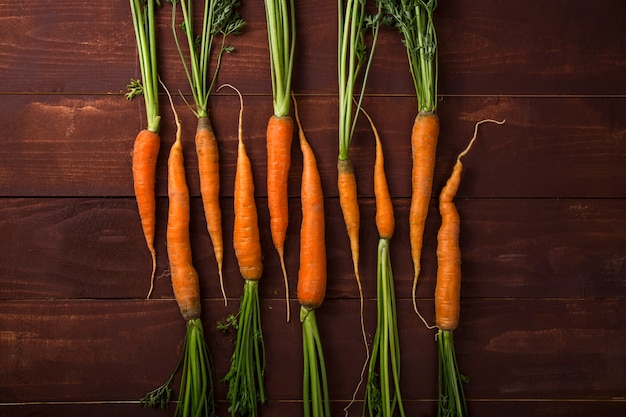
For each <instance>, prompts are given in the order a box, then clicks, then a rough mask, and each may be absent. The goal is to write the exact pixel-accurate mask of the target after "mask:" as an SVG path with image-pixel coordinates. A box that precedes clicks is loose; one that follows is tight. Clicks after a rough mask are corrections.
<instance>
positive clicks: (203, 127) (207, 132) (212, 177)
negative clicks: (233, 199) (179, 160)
mask: <svg viewBox="0 0 626 417" xmlns="http://www.w3.org/2000/svg"><path fill="white" fill-rule="evenodd" d="M195 144H196V153H197V154H198V176H199V178H200V194H201V195H202V204H203V207H204V215H205V218H206V224H207V230H208V232H209V236H210V237H211V243H212V244H213V252H214V255H215V261H216V262H217V269H218V273H219V278H220V287H221V288H222V294H223V295H224V299H226V295H225V294H224V285H223V278H222V265H223V262H224V240H223V237H222V210H221V208H220V201H219V196H220V169H219V151H218V147H217V140H216V138H215V133H214V132H213V128H212V126H211V121H210V119H209V118H208V117H200V118H198V125H197V128H196V137H195Z"/></svg>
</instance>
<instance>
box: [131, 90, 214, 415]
mask: <svg viewBox="0 0 626 417" xmlns="http://www.w3.org/2000/svg"><path fill="white" fill-rule="evenodd" d="M164 87H165V86H164ZM165 90H166V92H167V94H168V97H169V99H170V105H171V107H172V111H173V112H174V117H175V119H176V127H177V129H176V140H175V141H174V144H173V145H172V147H171V148H170V153H169V157H168V163H167V166H168V172H167V194H168V199H169V208H168V216H167V237H166V238H167V255H168V259H169V262H170V271H171V280H172V289H173V291H174V298H175V299H176V302H177V304H178V307H179V309H180V313H181V315H182V316H183V318H184V319H185V321H186V322H187V332H186V335H185V344H184V345H183V351H182V353H181V357H180V359H179V362H178V364H177V365H176V368H175V369H174V372H173V373H172V374H171V376H170V378H169V379H168V380H167V381H166V383H165V384H163V385H162V386H161V387H159V388H157V389H156V390H154V391H151V392H149V393H148V394H146V395H145V396H144V398H142V399H141V402H142V403H144V404H145V405H152V406H159V407H161V408H164V407H166V406H167V403H168V402H169V398H170V395H171V388H170V385H171V383H172V381H173V379H174V375H175V374H176V373H177V372H178V369H179V368H180V367H181V366H182V375H181V382H180V391H179V395H178V397H179V398H178V401H177V405H176V412H175V414H176V415H177V416H183V417H190V416H197V415H201V413H206V414H212V413H214V412H215V404H214V397H213V372H212V369H211V364H210V360H209V352H208V347H207V344H206V341H205V339H204V330H203V327H202V321H201V318H200V316H201V311H202V310H201V303H200V283H199V277H198V273H197V272H196V269H195V268H194V266H193V259H192V253H191V242H190V236H189V220H190V207H189V206H190V205H189V188H188V187H187V180H186V175H185V165H184V158H183V146H182V141H181V124H180V121H179V119H178V114H177V113H176V110H175V109H174V104H173V103H172V98H171V96H170V95H169V91H167V88H166V89H165Z"/></svg>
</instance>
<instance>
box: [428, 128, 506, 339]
mask: <svg viewBox="0 0 626 417" xmlns="http://www.w3.org/2000/svg"><path fill="white" fill-rule="evenodd" d="M485 122H493V123H498V124H502V123H504V121H502V122H498V121H495V120H491V119H486V120H482V121H480V122H478V123H476V126H475V129H474V136H473V137H472V139H471V140H470V142H469V144H468V145H467V147H466V148H465V150H463V151H462V152H461V153H460V154H459V155H458V156H457V159H456V163H455V165H454V168H453V169H452V174H451V175H450V178H448V181H447V182H446V185H445V186H444V187H443V189H442V190H441V194H440V195H439V212H440V214H441V227H440V228H439V232H438V233H437V285H436V288H435V321H436V324H437V327H439V328H440V329H441V330H447V331H453V330H454V329H456V327H457V325H458V323H459V301H460V296H461V249H460V247H459V230H460V223H461V220H460V217H459V212H458V211H457V209H456V206H455V204H454V201H453V200H454V197H455V196H456V193H457V191H458V189H459V184H460V183H461V173H462V171H463V164H462V163H461V158H462V157H463V156H465V155H466V154H467V153H468V152H469V150H470V149H471V147H472V145H473V144H474V141H475V140H476V136H477V133H478V126H479V125H480V124H482V123H485Z"/></svg>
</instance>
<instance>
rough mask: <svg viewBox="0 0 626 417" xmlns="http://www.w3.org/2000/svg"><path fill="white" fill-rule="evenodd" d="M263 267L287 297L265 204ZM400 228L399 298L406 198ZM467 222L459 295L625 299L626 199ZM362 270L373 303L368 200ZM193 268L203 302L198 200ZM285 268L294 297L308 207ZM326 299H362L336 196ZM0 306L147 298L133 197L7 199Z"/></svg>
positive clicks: (330, 213)
mask: <svg viewBox="0 0 626 417" xmlns="http://www.w3.org/2000/svg"><path fill="white" fill-rule="evenodd" d="M257 204H258V210H259V224H260V225H261V230H262V233H261V243H262V248H263V253H264V255H265V259H264V268H265V269H264V278H263V285H262V286H261V292H262V295H263V296H264V297H267V298H282V297H283V296H284V290H283V283H282V273H281V269H280V265H279V262H278V256H277V255H276V253H275V250H274V248H273V245H272V242H271V238H270V236H269V232H268V230H269V229H268V228H267V226H263V225H267V224H268V223H269V217H268V212H267V205H266V200H265V199H258V200H257ZM394 204H395V212H396V219H397V231H396V234H395V236H394V237H393V240H392V242H391V244H392V246H391V248H392V249H391V255H392V262H393V267H394V272H395V279H396V288H397V293H398V297H400V298H409V297H410V293H411V284H412V271H413V266H412V262H411V260H410V256H409V241H408V230H407V229H408V228H407V226H406V225H407V224H408V208H409V200H407V199H396V200H394ZM457 206H458V209H459V212H460V214H461V217H462V219H463V220H462V227H461V249H462V256H463V291H462V294H463V297H468V298H474V297H533V298H535V297H537V298H543V297H573V298H578V297H591V298H595V297H610V298H623V297H625V296H626V282H625V281H624V279H623V277H624V276H626V262H625V259H626V258H625V257H624V248H625V247H626V226H625V225H624V222H622V221H620V220H619V219H620V218H621V215H622V213H624V211H625V210H626V201H624V200H571V201H570V200H559V199H556V200H544V199H538V200H516V199H512V200H506V199H497V200H482V199H478V200H465V199H461V200H460V201H459V202H458V204H457ZM361 209H362V229H361V246H362V258H361V259H362V262H361V273H362V276H363V280H364V283H363V285H364V291H365V295H366V296H367V297H374V296H375V284H374V278H373V277H374V275H375V255H374V254H375V253H376V247H377V237H376V236H377V234H376V233H377V232H376V229H375V225H374V221H373V218H374V203H373V201H372V200H371V199H363V200H361ZM222 210H223V219H224V221H223V227H224V241H225V265H224V276H225V287H226V292H227V295H228V296H229V297H231V298H234V299H237V298H238V297H240V296H241V293H242V290H243V285H242V281H241V278H240V275H239V269H238V266H237V263H236V259H235V256H234V251H233V248H232V240H231V239H232V237H231V236H232V219H233V212H232V200H224V201H223V204H222ZM192 213H193V216H192V223H191V226H190V228H191V237H192V248H193V250H194V263H195V266H196V268H197V269H198V271H199V273H200V276H201V277H202V293H203V296H204V297H205V298H209V299H219V298H220V296H221V293H220V289H219V284H218V279H217V267H216V265H215V260H214V258H213V252H212V246H211V242H210V239H209V237H208V233H207V232H206V224H205V221H204V217H203V214H202V206H201V202H200V200H199V199H198V198H196V199H194V200H193V201H192ZM166 216H167V201H165V199H160V200H159V204H158V214H157V218H158V220H159V221H158V226H157V239H156V241H157V243H158V245H157V253H158V269H157V279H156V284H155V285H156V287H155V291H154V297H156V298H171V297H172V291H171V286H170V282H169V279H168V275H167V273H168V262H167V255H166V249H165V242H164V240H165V227H166V225H165V221H166ZM290 216H291V220H290V225H289V228H288V231H287V233H288V234H287V247H286V251H285V260H286V265H287V272H288V276H289V281H290V287H291V296H292V297H295V289H296V282H297V274H298V265H299V255H298V253H299V230H300V227H299V223H300V219H301V215H300V203H299V201H298V200H294V199H292V200H291V201H290ZM326 220H327V228H326V233H327V236H328V238H327V253H328V271H329V277H330V281H329V284H328V288H327V296H328V297H330V298H354V297H358V291H357V287H356V283H355V280H354V278H353V275H352V263H351V261H350V256H349V244H348V238H347V236H346V233H345V227H344V225H343V218H342V215H341V212H340V208H339V204H338V201H337V199H329V200H327V203H326ZM439 221H440V220H439V216H438V214H437V212H436V208H435V207H434V206H433V207H431V215H430V217H429V218H428V222H427V228H426V236H425V242H424V252H423V258H422V276H421V278H420V285H419V288H418V296H419V297H420V298H425V299H429V298H432V295H433V293H434V285H435V273H436V270H435V268H436V259H435V249H436V231H437V228H438V227H439ZM0 235H1V236H3V237H4V239H2V240H1V241H0V254H2V255H1V256H0V283H1V285H0V288H1V290H0V299H47V298H138V299H141V298H143V297H144V296H145V294H146V293H147V289H148V280H149V272H150V267H151V261H150V256H149V254H148V252H147V249H145V242H144V240H143V236H142V234H141V229H140V224H139V219H138V215H137V212H136V205H135V202H134V200H132V199H6V198H5V199H0Z"/></svg>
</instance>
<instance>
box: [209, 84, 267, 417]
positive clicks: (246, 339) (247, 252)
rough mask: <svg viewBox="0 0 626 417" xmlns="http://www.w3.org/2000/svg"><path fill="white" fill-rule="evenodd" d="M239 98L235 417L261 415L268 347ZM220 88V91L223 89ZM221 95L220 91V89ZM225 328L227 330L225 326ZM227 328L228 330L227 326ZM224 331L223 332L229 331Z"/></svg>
mask: <svg viewBox="0 0 626 417" xmlns="http://www.w3.org/2000/svg"><path fill="white" fill-rule="evenodd" d="M224 86H227V87H230V88H232V89H233V90H235V91H236V92H237V95H239V103H240V106H241V107H240V111H239V129H238V142H239V143H238V148H237V168H236V174H235V192H234V200H235V224H234V232H233V240H234V246H235V254H236V256H237V261H238V262H239V270H240V272H241V276H242V277H243V278H244V279H245V284H244V293H243V297H242V298H241V304H240V306H239V312H238V313H237V315H236V316H231V318H229V319H228V320H227V322H229V323H231V324H235V325H236V328H237V342H236V344H235V350H234V352H233V354H232V356H231V360H230V369H229V371H228V373H227V374H226V376H224V378H223V379H222V381H223V382H226V383H227V384H228V392H227V393H226V399H227V400H228V402H229V404H230V406H229V411H230V414H231V415H232V416H236V415H241V416H243V415H248V416H257V415H258V404H257V403H259V402H260V403H264V402H265V399H266V397H265V386H264V381H263V375H264V372H265V343H264V342H263V330H262V328H261V309H260V303H259V290H258V288H259V279H260V278H261V275H262V273H263V263H262V256H261V243H260V240H259V224H258V218H257V217H258V216H257V211H256V204H255V200H254V182H253V177H252V167H251V164H250V159H249V158H248V155H247V153H246V148H245V146H244V144H243V134H242V120H243V97H242V96H241V93H240V92H239V90H237V89H236V88H235V87H233V86H232V85H230V84H224V85H223V86H222V87H224ZM222 87H220V89H221V88H222ZM218 91H219V89H218ZM221 327H223V326H221ZM225 327H228V325H227V326H225ZM225 327H223V328H225Z"/></svg>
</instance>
